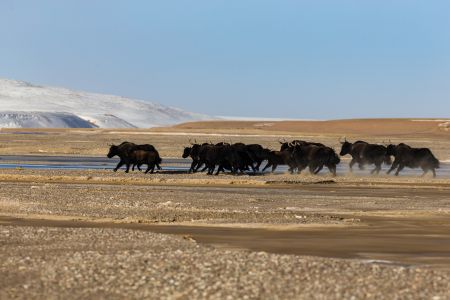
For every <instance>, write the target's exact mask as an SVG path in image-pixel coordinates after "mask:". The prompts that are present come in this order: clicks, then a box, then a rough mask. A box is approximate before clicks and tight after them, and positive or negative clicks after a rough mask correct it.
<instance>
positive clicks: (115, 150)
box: [106, 141, 161, 173]
mask: <svg viewBox="0 0 450 300" xmlns="http://www.w3.org/2000/svg"><path fill="white" fill-rule="evenodd" d="M134 150H143V151H147V152H155V153H156V154H157V155H158V157H159V153H158V151H157V150H156V149H155V147H153V146H152V145H149V144H144V145H136V144H135V143H131V142H126V141H125V142H122V143H121V144H120V145H111V146H110V148H109V152H108V154H107V155H106V156H107V157H108V158H113V157H114V156H116V155H117V156H118V157H119V158H120V161H119V163H118V164H117V166H116V167H115V168H114V172H117V170H118V169H119V168H120V167H122V166H123V165H125V166H126V170H125V172H126V173H128V172H129V171H130V166H131V164H132V163H133V162H132V161H131V158H130V155H131V153H132V152H133V151H134ZM159 164H160V162H156V167H157V168H158V169H159V170H161V166H160V165H159ZM134 165H135V164H133V169H134Z"/></svg>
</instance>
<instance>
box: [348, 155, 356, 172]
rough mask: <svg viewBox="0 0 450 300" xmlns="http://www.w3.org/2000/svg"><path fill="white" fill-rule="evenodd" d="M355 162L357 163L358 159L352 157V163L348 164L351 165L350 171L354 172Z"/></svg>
mask: <svg viewBox="0 0 450 300" xmlns="http://www.w3.org/2000/svg"><path fill="white" fill-rule="evenodd" d="M354 164H356V160H355V159H354V158H352V160H351V161H350V164H349V165H348V166H349V167H350V172H353V165H354Z"/></svg>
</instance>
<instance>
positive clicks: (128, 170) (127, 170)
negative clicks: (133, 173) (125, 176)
mask: <svg viewBox="0 0 450 300" xmlns="http://www.w3.org/2000/svg"><path fill="white" fill-rule="evenodd" d="M126 165H127V169H126V170H125V173H128V172H130V163H129V162H127V163H126Z"/></svg>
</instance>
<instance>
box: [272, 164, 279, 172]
mask: <svg viewBox="0 0 450 300" xmlns="http://www.w3.org/2000/svg"><path fill="white" fill-rule="evenodd" d="M277 167H278V165H277V164H273V165H272V173H274V172H275V169H276V168H277Z"/></svg>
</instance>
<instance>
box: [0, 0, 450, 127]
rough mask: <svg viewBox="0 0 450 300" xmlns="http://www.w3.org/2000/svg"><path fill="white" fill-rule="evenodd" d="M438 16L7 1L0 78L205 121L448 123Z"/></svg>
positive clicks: (214, 4) (286, 7) (439, 4)
mask: <svg viewBox="0 0 450 300" xmlns="http://www.w3.org/2000/svg"><path fill="white" fill-rule="evenodd" d="M449 11H450V2H448V1H436V0H431V1H415V0H411V1H406V0H399V1H357V0H353V1H351V0H344V1H332V0H324V1H256V0H252V1H195V2H190V1H106V0H97V1H87V0H82V1H70V2H69V1H57V0H42V1H25V0H4V1H2V2H1V4H0V35H1V37H2V39H1V47H0V77H2V78H10V79H19V80H24V81H29V82H31V83H36V84H43V85H49V86H62V87H67V88H71V89H77V90H84V91H90V92H98V93H107V94H115V95H121V96H126V97H132V98H137V99H143V100H151V101H156V102H160V103H162V104H164V105H170V106H176V107H180V108H183V109H187V110H189V111H193V112H198V113H204V114H209V115H223V116H237V117H239V116H248V117H272V118H299V119H302V118H303V119H339V118H366V117H414V118H419V117H436V118H448V117H450V82H449V79H450V18H449V17H448V12H449ZM0 109H1V108H0Z"/></svg>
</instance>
